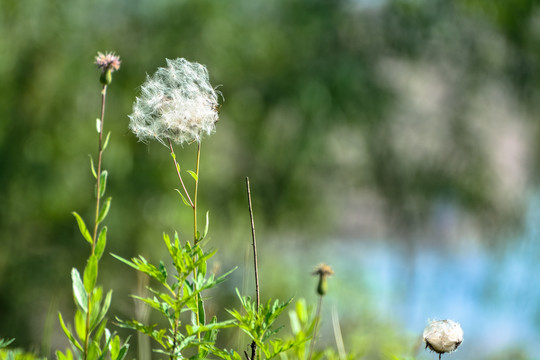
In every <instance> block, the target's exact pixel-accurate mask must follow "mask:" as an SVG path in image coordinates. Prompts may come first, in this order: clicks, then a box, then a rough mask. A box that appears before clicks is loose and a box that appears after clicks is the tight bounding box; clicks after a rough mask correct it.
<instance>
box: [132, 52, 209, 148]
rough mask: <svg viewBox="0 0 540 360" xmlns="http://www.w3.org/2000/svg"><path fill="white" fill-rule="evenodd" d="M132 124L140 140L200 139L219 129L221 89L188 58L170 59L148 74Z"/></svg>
mask: <svg viewBox="0 0 540 360" xmlns="http://www.w3.org/2000/svg"><path fill="white" fill-rule="evenodd" d="M129 119H130V122H129V128H130V130H131V131H132V132H133V133H134V134H135V135H136V136H137V137H138V138H139V140H140V141H148V140H151V139H156V140H158V141H159V142H161V143H162V144H165V145H166V142H165V140H167V139H169V140H171V141H173V142H175V143H176V144H183V143H191V142H193V141H196V142H200V141H201V139H202V137H203V136H204V135H210V134H212V133H213V132H214V131H215V128H216V122H217V121H218V93H217V92H216V90H215V89H214V88H213V87H212V86H211V85H210V81H209V78H208V71H207V70H206V67H204V66H203V65H201V64H197V63H192V62H189V61H187V60H185V59H176V60H169V59H167V67H165V68H158V70H157V71H156V73H155V74H154V75H152V76H147V77H146V81H145V82H144V84H143V85H142V86H141V94H140V96H139V97H137V99H136V100H135V103H134V104H133V113H132V114H131V115H129Z"/></svg>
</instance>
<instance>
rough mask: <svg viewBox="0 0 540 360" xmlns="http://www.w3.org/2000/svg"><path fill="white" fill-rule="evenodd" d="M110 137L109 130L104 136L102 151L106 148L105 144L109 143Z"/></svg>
mask: <svg viewBox="0 0 540 360" xmlns="http://www.w3.org/2000/svg"><path fill="white" fill-rule="evenodd" d="M110 137H111V132H110V131H109V132H108V133H107V137H106V138H105V142H104V143H103V148H102V150H103V151H104V150H105V149H106V148H107V145H109V138H110Z"/></svg>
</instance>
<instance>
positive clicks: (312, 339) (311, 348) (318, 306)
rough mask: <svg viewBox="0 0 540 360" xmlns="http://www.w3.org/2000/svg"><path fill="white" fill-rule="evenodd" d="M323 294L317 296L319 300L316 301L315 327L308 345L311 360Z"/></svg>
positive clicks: (309, 359)
mask: <svg viewBox="0 0 540 360" xmlns="http://www.w3.org/2000/svg"><path fill="white" fill-rule="evenodd" d="M322 302H323V296H322V295H321V296H319V302H318V303H317V314H316V315H315V328H314V329H313V337H312V338H311V344H310V345H309V356H308V360H311V357H312V356H313V349H314V348H315V340H317V333H318V332H319V320H320V318H321V308H322Z"/></svg>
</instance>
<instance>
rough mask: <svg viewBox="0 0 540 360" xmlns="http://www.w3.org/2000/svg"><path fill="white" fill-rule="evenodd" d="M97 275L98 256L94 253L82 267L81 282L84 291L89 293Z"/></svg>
mask: <svg viewBox="0 0 540 360" xmlns="http://www.w3.org/2000/svg"><path fill="white" fill-rule="evenodd" d="M97 275H98V258H97V256H96V255H91V256H90V257H89V258H88V260H87V262H86V267H85V268H84V275H83V282H84V288H85V289H86V293H88V294H90V293H91V292H92V290H93V289H94V287H95V286H96V281H97Z"/></svg>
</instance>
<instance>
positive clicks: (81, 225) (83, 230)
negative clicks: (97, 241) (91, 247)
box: [72, 211, 92, 244]
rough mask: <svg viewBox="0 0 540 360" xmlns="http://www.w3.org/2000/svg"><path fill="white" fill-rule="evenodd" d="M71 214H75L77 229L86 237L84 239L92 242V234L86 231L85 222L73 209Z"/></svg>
mask: <svg viewBox="0 0 540 360" xmlns="http://www.w3.org/2000/svg"><path fill="white" fill-rule="evenodd" d="M72 214H73V216H75V219H77V224H78V225H79V231H80V232H81V234H82V236H83V237H84V238H85V239H86V241H88V242H89V243H90V244H92V236H91V235H90V232H89V231H88V229H87V227H86V224H85V223H84V220H83V219H82V217H81V216H80V215H79V214H77V213H76V212H75V211H73V212H72Z"/></svg>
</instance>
